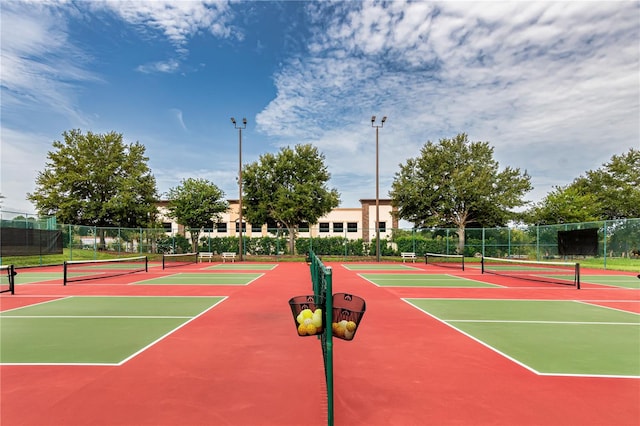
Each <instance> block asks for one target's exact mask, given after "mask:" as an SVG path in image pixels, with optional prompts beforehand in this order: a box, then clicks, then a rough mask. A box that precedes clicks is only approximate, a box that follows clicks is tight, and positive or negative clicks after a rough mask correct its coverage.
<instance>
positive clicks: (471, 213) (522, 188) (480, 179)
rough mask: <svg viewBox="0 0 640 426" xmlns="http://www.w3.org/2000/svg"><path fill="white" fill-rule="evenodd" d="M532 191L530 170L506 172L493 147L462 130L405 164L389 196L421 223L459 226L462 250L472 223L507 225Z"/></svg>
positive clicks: (401, 213)
mask: <svg viewBox="0 0 640 426" xmlns="http://www.w3.org/2000/svg"><path fill="white" fill-rule="evenodd" d="M530 190H531V182H530V177H529V175H528V174H527V173H526V172H524V173H521V172H520V169H513V168H511V167H506V168H505V169H504V170H502V171H500V170H499V164H498V162H497V161H496V160H495V159H494V158H493V147H491V146H489V144H488V143H487V142H470V141H469V140H468V138H467V135H466V134H465V133H461V134H458V135H457V136H456V137H454V138H453V139H441V140H440V141H439V142H438V143H433V142H431V141H428V142H427V143H426V144H425V145H424V146H423V147H422V149H421V150H420V155H419V156H418V157H416V158H410V159H408V160H407V162H406V164H401V165H400V171H399V172H397V173H396V175H395V178H394V181H393V183H392V187H391V191H390V193H389V194H390V196H391V199H392V205H393V206H395V207H397V208H398V212H397V216H398V217H399V218H400V219H405V220H407V221H409V222H412V223H413V224H414V226H415V227H418V228H423V227H433V226H441V227H447V226H455V227H456V228H457V229H458V231H457V233H458V241H459V247H458V251H459V252H460V253H462V250H463V248H464V242H465V239H464V230H465V228H466V227H467V225H469V224H472V223H473V224H477V225H478V226H486V227H489V226H502V225H505V224H506V223H507V222H508V221H509V219H511V218H513V217H514V216H515V213H514V212H513V211H512V210H511V209H513V208H515V207H519V206H522V205H524V204H526V202H525V201H523V198H522V197H523V196H524V194H525V193H526V192H528V191H530Z"/></svg>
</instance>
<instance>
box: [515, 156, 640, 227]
mask: <svg viewBox="0 0 640 426" xmlns="http://www.w3.org/2000/svg"><path fill="white" fill-rule="evenodd" d="M528 216H529V221H531V222H533V223H542V224H553V223H574V222H589V221H594V220H607V219H623V218H634V217H640V150H637V149H633V148H632V149H630V150H629V151H628V152H627V153H624V154H621V155H614V156H613V157H612V158H611V160H610V161H609V162H608V163H605V164H604V165H603V166H602V167H601V168H599V169H597V170H589V171H587V172H586V173H585V175H584V176H580V177H578V178H576V179H574V181H573V182H572V183H571V184H569V185H566V186H563V187H558V188H555V189H554V191H552V192H550V193H549V194H547V196H546V197H545V198H544V199H543V200H542V201H540V202H539V203H537V204H536V205H535V206H534V207H533V208H532V209H530V210H529V212H528Z"/></svg>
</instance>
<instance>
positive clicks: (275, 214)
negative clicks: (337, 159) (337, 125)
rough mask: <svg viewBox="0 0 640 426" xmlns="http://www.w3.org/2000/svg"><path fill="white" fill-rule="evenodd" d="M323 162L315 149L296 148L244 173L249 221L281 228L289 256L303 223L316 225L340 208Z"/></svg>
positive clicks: (264, 159) (263, 158)
mask: <svg viewBox="0 0 640 426" xmlns="http://www.w3.org/2000/svg"><path fill="white" fill-rule="evenodd" d="M324 159H325V157H324V155H323V154H321V153H320V152H319V151H318V149H317V148H316V147H314V146H313V145H310V144H306V145H296V146H295V148H294V149H291V148H290V147H285V148H282V149H281V150H280V152H278V153H277V154H271V153H269V154H265V155H262V156H260V159H259V161H257V162H254V163H252V164H249V165H247V166H246V168H245V170H244V172H243V185H244V193H245V196H244V201H243V203H244V210H245V212H244V215H245V217H246V218H247V221H249V222H251V223H260V224H261V223H266V222H268V221H274V222H277V223H280V224H282V225H283V226H284V227H285V228H286V229H287V231H288V232H289V235H290V240H289V252H290V253H294V250H295V237H296V235H297V231H298V226H299V225H300V224H301V223H308V224H310V225H312V224H315V223H317V221H318V219H319V218H320V217H322V216H324V215H325V214H327V213H329V212H330V211H331V210H332V209H333V208H335V207H337V206H338V205H339V204H340V194H339V193H338V191H337V190H336V189H329V188H328V187H327V182H328V181H329V179H330V178H331V175H330V174H329V172H328V171H327V167H326V165H325V164H324Z"/></svg>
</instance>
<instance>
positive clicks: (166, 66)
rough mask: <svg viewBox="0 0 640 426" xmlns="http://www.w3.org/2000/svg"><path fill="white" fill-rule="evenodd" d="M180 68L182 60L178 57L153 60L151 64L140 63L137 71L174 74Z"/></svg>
mask: <svg viewBox="0 0 640 426" xmlns="http://www.w3.org/2000/svg"><path fill="white" fill-rule="evenodd" d="M179 70H180V62H179V61H178V60H176V59H169V60H167V61H158V62H152V63H149V64H144V65H139V66H138V67H136V71H139V72H141V73H145V74H151V73H156V72H162V73H167V74H172V73H175V72H178V71H179Z"/></svg>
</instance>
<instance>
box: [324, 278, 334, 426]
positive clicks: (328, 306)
mask: <svg viewBox="0 0 640 426" xmlns="http://www.w3.org/2000/svg"><path fill="white" fill-rule="evenodd" d="M326 269H327V270H328V274H327V276H326V287H327V288H326V291H325V316H326V322H325V324H326V326H325V333H326V345H327V361H326V364H327V368H326V375H327V425H328V426H333V424H334V419H333V329H332V327H330V326H329V324H331V323H332V322H333V271H332V269H331V267H328V268H326Z"/></svg>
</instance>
